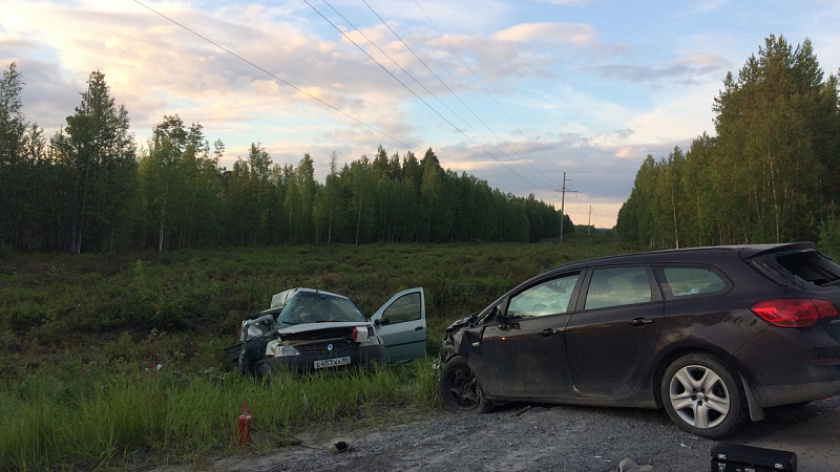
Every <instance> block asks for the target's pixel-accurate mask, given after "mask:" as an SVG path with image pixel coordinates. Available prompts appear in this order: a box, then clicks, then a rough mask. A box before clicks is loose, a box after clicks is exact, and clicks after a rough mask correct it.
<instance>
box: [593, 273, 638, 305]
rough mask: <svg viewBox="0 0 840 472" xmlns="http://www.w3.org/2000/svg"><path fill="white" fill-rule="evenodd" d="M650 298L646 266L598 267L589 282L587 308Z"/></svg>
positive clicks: (630, 302) (636, 301)
mask: <svg viewBox="0 0 840 472" xmlns="http://www.w3.org/2000/svg"><path fill="white" fill-rule="evenodd" d="M650 300H651V291H650V284H649V283H648V276H647V271H646V270H645V268H644V267H616V268H612V269H596V270H594V271H593V272H592V279H591V281H590V282H589V290H588V291H587V294H586V305H585V308H586V309H587V310H591V309H594V308H606V307H610V306H619V305H631V304H634V303H644V302H649V301H650Z"/></svg>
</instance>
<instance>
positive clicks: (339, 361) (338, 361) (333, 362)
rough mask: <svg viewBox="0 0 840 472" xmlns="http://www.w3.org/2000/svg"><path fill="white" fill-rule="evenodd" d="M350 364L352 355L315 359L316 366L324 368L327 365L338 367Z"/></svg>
mask: <svg viewBox="0 0 840 472" xmlns="http://www.w3.org/2000/svg"><path fill="white" fill-rule="evenodd" d="M348 364H350V357H349V356H344V357H336V358H335V359H321V360H318V361H315V368H316V369H323V368H325V367H338V366H340V365H348Z"/></svg>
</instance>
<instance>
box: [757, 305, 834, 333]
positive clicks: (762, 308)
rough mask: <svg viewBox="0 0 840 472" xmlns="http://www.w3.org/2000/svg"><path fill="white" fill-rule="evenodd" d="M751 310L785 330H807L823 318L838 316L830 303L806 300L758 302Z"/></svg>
mask: <svg viewBox="0 0 840 472" xmlns="http://www.w3.org/2000/svg"><path fill="white" fill-rule="evenodd" d="M750 309H751V310H752V312H753V313H755V314H756V315H758V316H760V317H761V318H762V319H763V320H765V321H767V322H768V323H770V324H773V325H776V326H781V327H783V328H807V327H808V326H812V325H813V324H814V323H816V322H817V320H819V319H821V318H834V317H836V316H837V315H838V312H837V308H836V307H835V306H834V304H833V303H831V302H830V301H828V300H815V299H804V298H791V299H781V300H768V301H765V302H758V303H756V304H755V305H753V306H752V308H750Z"/></svg>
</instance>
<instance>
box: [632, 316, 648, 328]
mask: <svg viewBox="0 0 840 472" xmlns="http://www.w3.org/2000/svg"><path fill="white" fill-rule="evenodd" d="M651 323H653V320H652V319H650V318H636V319H634V320H633V321H631V322H630V324H631V325H633V326H644V325H646V324H651Z"/></svg>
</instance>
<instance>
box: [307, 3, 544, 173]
mask: <svg viewBox="0 0 840 472" xmlns="http://www.w3.org/2000/svg"><path fill="white" fill-rule="evenodd" d="M303 1H304V3H306V4H307V5H309V8H311V9H312V10H313V11H315V13H317V14H318V16H320V17H321V18H323V19H324V21H326V22H327V23H329V24H330V25H331V26H332V27H333V28H335V30H336V31H338V32H339V34H341V35H342V36H343V37H344V38H346V39H347V40H348V41H350V42H351V43H353V45H354V46H356V48H358V49H359V50H360V51H362V52H363V53H364V54H365V55H366V56H367V57H368V58H370V60H371V61H373V62H374V63H376V65H378V66H379V67H380V68H381V69H382V70H384V71H385V72H386V73H387V74H388V75H390V76H391V77H392V78H393V79H394V80H396V81H397V82H398V83H399V84H400V85H402V86H403V87H404V88H405V89H406V90H408V91H409V92H410V93H411V94H412V95H414V96H415V97H416V98H417V99H418V100H420V101H421V102H422V103H423V105H425V106H426V107H427V108H429V109H430V110H431V111H432V112H434V113H435V114H436V115H437V116H439V117H440V119H442V120H443V121H445V122H446V123H447V124H449V125H450V126H451V127H452V128H453V129H454V130H455V131H457V132H459V133H461V134H462V135H463V136H464V137H465V138H467V139H468V140H469V141H470V142H472V143H473V144H474V145H475V146H476V147H478V148H479V149H481V151H482V152H484V153H485V154H487V155H488V156H490V157H492V158H493V159H495V160H496V161H497V162H499V163H500V164H501V165H502V166H503V167H505V168H506V169H507V170H509V171H510V172H511V173H512V174H514V175H516V176H517V177H519V178H520V179H522V180H524V181H525V182H526V183H528V184H529V185H531V186H533V187H538V185H536V184H534V183H533V182H531V181H530V180H528V179H526V178H525V177H523V176H522V175H520V174H519V173H518V172H516V171H515V170H513V169H512V168H511V167H509V166H508V165H507V164H506V163H505V162H504V161H502V160H500V159H499V158H498V157H496V156H494V155H493V154H492V153H491V152H490V151H488V150H487V149H486V148H485V147H484V146H482V145H481V144H480V143H478V142H476V141H475V140H474V139H473V138H471V137H470V136H469V135H468V134H466V133H465V132H464V130H462V129H460V128H459V127H457V126H455V124H454V123H452V121H450V120H449V119H448V118H446V117H445V116H444V115H443V114H442V113H441V112H439V111H438V110H436V109H435V108H434V107H433V106H431V105H430V104H429V102H427V101H426V100H424V99H423V98H422V97H421V96H420V95H418V94H417V92H415V91H414V90H412V89H411V87H409V86H408V85H406V84H405V82H403V81H402V80H400V79H399V77H397V76H396V75H395V74H394V73H393V72H391V71H390V70H388V68H387V67H385V66H384V65H382V63H381V62H379V61H377V60H376V59H375V58H374V57H373V56H371V55H370V53H368V52H367V51H366V50H365V49H364V48H363V47H361V46H360V45H359V44H358V43H357V42H356V41H354V40H353V38H351V37H350V36H348V35H347V33H345V32H344V31H341V28H339V27H338V25H336V24H335V23H333V22H332V21H331V20H330V19H329V18H327V17H326V16H325V15H324V14H323V13H321V12H320V11H319V10H318V9H317V8H315V6H314V5H312V4H311V3H309V0H303ZM324 3H326V2H324ZM330 8H332V6H330ZM403 44H404V43H403ZM386 56H387V54H386Z"/></svg>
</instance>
